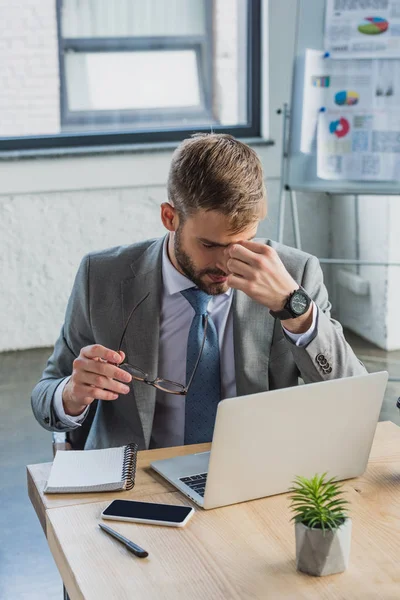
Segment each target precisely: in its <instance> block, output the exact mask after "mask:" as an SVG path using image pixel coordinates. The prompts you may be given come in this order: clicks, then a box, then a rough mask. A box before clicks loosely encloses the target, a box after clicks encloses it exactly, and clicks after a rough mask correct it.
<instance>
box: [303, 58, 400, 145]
mask: <svg viewBox="0 0 400 600" xmlns="http://www.w3.org/2000/svg"><path fill="white" fill-rule="evenodd" d="M398 107H400V60H393V59H383V60H369V59H367V60H362V59H352V60H333V59H331V58H325V57H324V52H322V51H319V50H311V49H308V50H306V54H305V71H304V92H303V119H302V124H301V145H300V150H301V152H304V153H309V152H312V150H313V147H314V142H315V139H316V128H317V121H318V114H319V112H320V111H321V109H326V110H330V109H340V108H341V109H342V110H343V112H344V115H347V116H351V115H352V114H355V113H357V112H358V111H360V109H361V110H375V109H380V108H382V109H383V108H385V109H390V110H391V109H397V108H398Z"/></svg>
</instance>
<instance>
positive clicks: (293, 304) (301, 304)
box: [290, 292, 309, 315]
mask: <svg viewBox="0 0 400 600" xmlns="http://www.w3.org/2000/svg"><path fill="white" fill-rule="evenodd" d="M308 304H309V303H308V298H307V297H306V296H305V295H304V294H303V293H302V292H295V293H294V294H293V296H292V297H291V299H290V308H291V309H292V311H293V312H294V313H295V314H296V315H303V314H304V313H305V312H306V311H307V308H308Z"/></svg>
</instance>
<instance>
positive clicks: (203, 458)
mask: <svg viewBox="0 0 400 600" xmlns="http://www.w3.org/2000/svg"><path fill="white" fill-rule="evenodd" d="M209 460H210V453H209V452H200V453H199V454H189V455H187V456H175V457H174V458H167V459H165V460H156V461H154V462H152V463H151V466H152V467H153V469H155V470H156V471H158V472H159V473H161V474H162V475H165V476H166V477H168V478H169V479H180V478H181V477H188V476H189V475H197V474H198V473H207V472H208V463H209Z"/></svg>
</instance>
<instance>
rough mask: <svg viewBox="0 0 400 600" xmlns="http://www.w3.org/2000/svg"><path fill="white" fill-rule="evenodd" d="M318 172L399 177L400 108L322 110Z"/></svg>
mask: <svg viewBox="0 0 400 600" xmlns="http://www.w3.org/2000/svg"><path fill="white" fill-rule="evenodd" d="M317 175H318V177H320V178H321V179H337V180H348V181H352V180H353V181H393V180H399V179H400V111H399V110H396V111H382V110H374V111H359V112H356V113H352V114H351V115H350V116H349V115H348V114H347V115H346V114H345V113H344V112H343V111H338V110H328V111H326V112H324V113H320V115H319V119H318V140H317Z"/></svg>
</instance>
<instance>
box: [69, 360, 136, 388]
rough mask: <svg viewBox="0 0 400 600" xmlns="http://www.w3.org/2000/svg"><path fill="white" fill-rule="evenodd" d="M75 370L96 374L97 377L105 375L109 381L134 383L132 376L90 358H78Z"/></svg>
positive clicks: (113, 366) (75, 362)
mask: <svg viewBox="0 0 400 600" xmlns="http://www.w3.org/2000/svg"><path fill="white" fill-rule="evenodd" d="M74 368H75V369H76V370H77V371H85V372H87V373H95V374H96V375H103V376H104V377H108V378H109V379H117V380H118V381H124V382H126V383H130V382H131V381H132V376H131V375H130V374H129V373H127V372H126V371H124V370H123V369H120V368H119V367H117V366H115V365H113V364H110V363H107V362H104V361H97V360H95V359H90V358H77V359H76V360H75V361H74Z"/></svg>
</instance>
